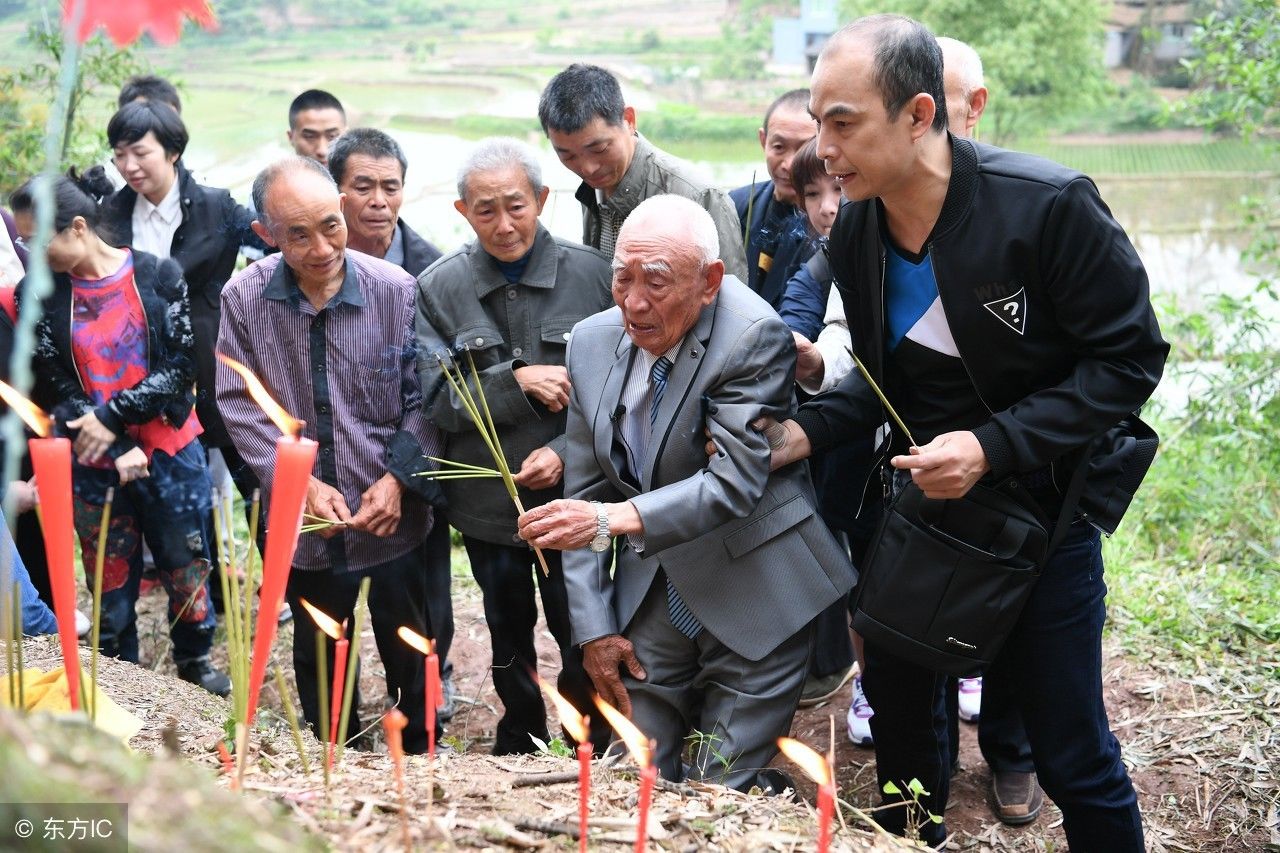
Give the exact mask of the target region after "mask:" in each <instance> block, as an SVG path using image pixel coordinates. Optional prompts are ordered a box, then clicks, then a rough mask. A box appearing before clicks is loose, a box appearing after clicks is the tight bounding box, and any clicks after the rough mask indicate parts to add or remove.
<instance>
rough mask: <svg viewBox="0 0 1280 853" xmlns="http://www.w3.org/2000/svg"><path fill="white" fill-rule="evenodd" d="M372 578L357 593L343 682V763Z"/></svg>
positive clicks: (340, 733) (340, 737)
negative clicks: (361, 634) (361, 637)
mask: <svg viewBox="0 0 1280 853" xmlns="http://www.w3.org/2000/svg"><path fill="white" fill-rule="evenodd" d="M371 583H372V578H369V577H365V578H363V579H362V580H361V581H360V591H359V592H358V593H357V594H356V608H355V618H354V620H353V622H352V629H351V634H350V635H349V640H348V642H350V644H351V645H350V646H349V647H348V649H347V674H346V680H345V681H344V682H343V684H342V716H340V717H338V746H337V750H338V754H337V756H336V760H337V761H338V763H339V764H341V763H342V750H343V749H344V748H345V747H346V745H347V724H348V723H349V722H350V719H351V699H352V697H353V696H354V695H355V689H356V666H357V664H358V663H359V661H360V631H361V629H362V628H363V627H364V611H365V608H366V606H367V605H368V602H369V585H370V584H371Z"/></svg>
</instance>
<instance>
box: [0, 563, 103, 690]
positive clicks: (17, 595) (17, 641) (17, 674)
mask: <svg viewBox="0 0 1280 853" xmlns="http://www.w3.org/2000/svg"><path fill="white" fill-rule="evenodd" d="M13 645H14V647H15V648H16V650H17V654H16V658H17V662H18V665H17V668H16V669H10V670H9V684H10V686H12V685H13V683H14V682H15V681H16V682H17V685H18V686H17V697H18V702H17V704H16V705H15V706H14V707H15V708H21V709H23V710H26V707H27V685H26V684H25V679H24V678H23V676H22V673H23V670H25V669H26V664H24V663H23V660H22V584H20V583H18V582H17V581H14V582H13ZM94 695H97V691H96V690H95V691H94Z"/></svg>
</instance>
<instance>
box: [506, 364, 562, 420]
mask: <svg viewBox="0 0 1280 853" xmlns="http://www.w3.org/2000/svg"><path fill="white" fill-rule="evenodd" d="M513 373H514V374H515V377H516V382H517V383H519V385H520V390H521V391H523V392H524V393H525V394H527V395H529V396H530V397H532V398H533V399H535V400H537V401H538V402H539V403H541V404H542V405H544V406H546V407H547V409H549V410H550V411H553V412H559V411H562V410H563V409H564V407H565V406H567V405H569V371H568V370H567V369H566V368H565V367H564V366H563V365H559V364H528V365H525V366H524V367H517V368H516V369H515V370H514V371H513Z"/></svg>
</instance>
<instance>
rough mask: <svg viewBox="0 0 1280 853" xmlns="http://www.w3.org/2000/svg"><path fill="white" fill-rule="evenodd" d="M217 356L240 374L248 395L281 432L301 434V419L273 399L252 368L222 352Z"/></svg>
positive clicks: (294, 434) (295, 435)
mask: <svg viewBox="0 0 1280 853" xmlns="http://www.w3.org/2000/svg"><path fill="white" fill-rule="evenodd" d="M217 356H218V360H219V361H221V362H222V363H223V364H225V365H226V366H227V367H229V368H231V369H232V370H234V371H235V372H236V373H239V374H240V376H241V378H243V379H244V384H245V386H246V387H247V388H248V390H249V396H250V397H252V398H253V401H254V402H255V403H257V404H258V405H259V406H261V407H262V411H264V412H266V413H267V417H269V418H270V419H271V422H272V423H274V424H275V425H276V426H277V427H278V428H279V429H280V431H281V432H282V433H284V434H285V435H290V436H293V437H295V438H296V437H298V436H299V435H301V434H302V421H300V420H298V419H297V418H295V417H294V416H293V415H291V414H289V413H288V412H286V411H285V410H284V407H283V406H281V405H280V404H279V403H277V402H276V401H275V398H273V397H272V396H271V394H270V393H269V392H268V391H267V389H266V386H264V385H263V384H262V380H261V379H259V378H258V377H256V376H254V375H253V371H252V370H250V369H249V368H247V367H245V366H244V365H243V364H241V363H240V362H238V361H236V360H235V359H234V358H230V357H228V356H225V355H223V354H222V353H217Z"/></svg>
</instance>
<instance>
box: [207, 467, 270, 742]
mask: <svg viewBox="0 0 1280 853" xmlns="http://www.w3.org/2000/svg"><path fill="white" fill-rule="evenodd" d="M260 512H261V497H260V495H259V493H258V492H257V491H255V492H254V493H253V499H252V503H251V504H250V512H249V541H248V544H247V545H246V546H245V548H244V563H243V566H244V577H243V582H242V578H241V573H240V565H241V564H240V561H239V558H238V554H239V544H240V543H239V542H238V541H237V540H236V535H235V529H234V521H233V519H234V514H235V504H234V502H233V500H232V497H231V494H230V493H229V492H228V493H219V492H217V491H215V492H214V494H213V528H214V536H215V537H216V539H217V543H218V549H217V550H218V563H219V568H220V571H219V572H218V576H219V577H218V580H219V583H221V585H222V601H223V618H224V622H225V629H226V632H225V633H226V642H227V664H228V668H229V669H230V672H229V675H230V676H231V716H232V719H233V720H234V721H235V722H236V723H245V722H247V719H248V714H249V691H248V684H249V666H250V656H249V651H250V649H252V648H253V596H254V593H255V591H256V590H257V582H256V581H257V578H256V572H255V568H256V566H255V556H256V554H257V544H256V542H257V536H258V523H259V516H260ZM237 746H239V745H238V744H237ZM244 759H245V756H244V752H243V750H240V749H237V760H238V761H239V762H240V763H241V767H243V762H244Z"/></svg>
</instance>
